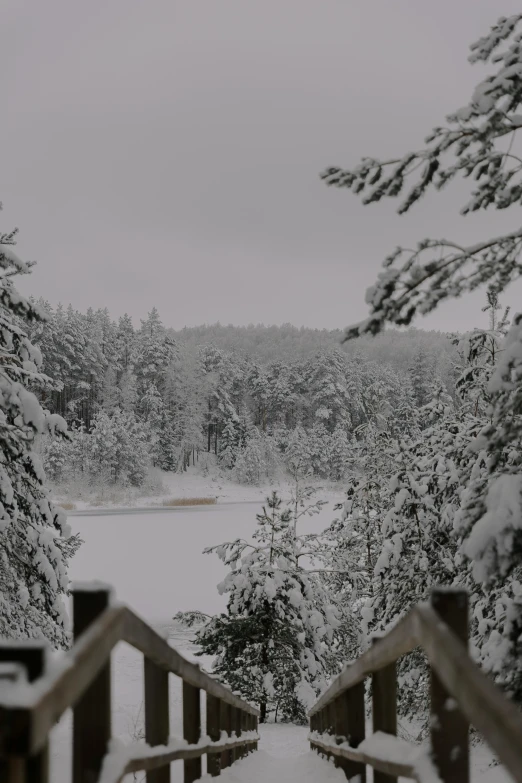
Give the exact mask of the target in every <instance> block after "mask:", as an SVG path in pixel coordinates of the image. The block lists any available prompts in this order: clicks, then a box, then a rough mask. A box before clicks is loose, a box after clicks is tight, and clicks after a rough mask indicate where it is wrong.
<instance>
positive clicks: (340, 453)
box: [328, 425, 352, 481]
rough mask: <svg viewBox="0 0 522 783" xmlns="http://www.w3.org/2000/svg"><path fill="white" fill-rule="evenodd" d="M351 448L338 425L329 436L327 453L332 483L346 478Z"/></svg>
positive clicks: (343, 430)
mask: <svg viewBox="0 0 522 783" xmlns="http://www.w3.org/2000/svg"><path fill="white" fill-rule="evenodd" d="M351 458H352V448H351V443H350V438H349V437H348V433H347V431H346V430H345V428H344V427H342V426H341V425H338V426H337V427H336V428H335V430H334V431H333V433H332V435H331V436H330V442H329V452H328V472H329V477H330V478H331V479H332V480H333V481H342V480H343V479H345V478H346V476H347V474H348V471H349V468H350V466H351Z"/></svg>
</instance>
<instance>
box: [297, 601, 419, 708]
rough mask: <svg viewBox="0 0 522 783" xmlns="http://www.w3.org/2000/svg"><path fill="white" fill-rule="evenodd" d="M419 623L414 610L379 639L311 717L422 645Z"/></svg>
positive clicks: (334, 685) (341, 677)
mask: <svg viewBox="0 0 522 783" xmlns="http://www.w3.org/2000/svg"><path fill="white" fill-rule="evenodd" d="M417 628H418V624H417V622H416V618H415V613H414V611H411V612H409V613H408V614H407V615H406V616H405V617H403V618H402V619H401V620H399V622H398V623H397V625H395V626H394V627H393V628H392V629H391V631H389V632H388V633H387V634H386V636H384V637H383V638H382V639H379V640H378V642H377V643H376V644H374V645H373V646H372V647H370V648H369V649H368V650H367V651H366V652H365V653H363V654H362V655H361V656H359V658H357V660H356V661H354V662H353V663H351V664H350V665H349V666H347V667H346V668H345V670H344V671H343V672H341V674H340V675H339V676H338V677H337V678H336V679H335V680H334V681H333V683H332V684H331V685H330V687H329V688H328V690H326V691H325V692H324V693H323V695H322V696H321V697H320V698H319V699H318V701H317V702H316V703H315V704H314V706H313V707H312V709H311V710H310V712H309V713H308V715H313V714H314V713H315V712H317V711H318V710H320V709H322V708H323V707H325V706H326V705H327V704H329V703H330V702H331V701H333V699H336V698H337V696H339V695H340V694H341V693H343V691H345V690H346V689H347V688H351V687H352V686H353V685H357V683H358V682H362V681H363V680H364V679H365V678H366V677H368V675H370V674H372V673H373V672H374V671H378V670H379V669H384V668H385V667H386V666H389V665H390V664H392V663H395V661H396V660H397V658H400V657H401V655H406V653H409V652H411V651H412V650H413V649H415V647H417V645H418V644H419V640H418V638H417V636H416V631H417Z"/></svg>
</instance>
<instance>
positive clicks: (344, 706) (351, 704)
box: [335, 682, 366, 783]
mask: <svg viewBox="0 0 522 783" xmlns="http://www.w3.org/2000/svg"><path fill="white" fill-rule="evenodd" d="M335 705H336V721H335V734H336V737H337V743H338V744H339V743H340V742H343V741H346V742H348V744H349V745H351V746H352V747H355V748H356V747H357V746H358V745H359V743H361V742H363V740H364V737H365V729H364V723H365V710H364V682H359V683H357V685H354V686H353V688H350V689H349V690H347V691H346V692H345V693H343V694H341V696H339V697H338V698H337V699H336V701H335ZM337 758H338V759H339V763H338V766H339V767H341V769H342V770H343V772H344V774H345V775H346V777H347V779H348V780H350V778H357V780H358V781H359V783H366V765H364V764H358V763H357V762H355V761H353V760H352V759H347V758H344V757H343V756H338V757H337ZM357 776H358V777H357Z"/></svg>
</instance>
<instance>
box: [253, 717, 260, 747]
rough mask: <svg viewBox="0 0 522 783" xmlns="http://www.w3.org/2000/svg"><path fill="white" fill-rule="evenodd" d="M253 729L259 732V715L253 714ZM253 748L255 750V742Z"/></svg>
mask: <svg viewBox="0 0 522 783" xmlns="http://www.w3.org/2000/svg"><path fill="white" fill-rule="evenodd" d="M253 718H254V731H255V733H256V734H259V715H254V716H253ZM254 750H257V742H256V743H255V744H254Z"/></svg>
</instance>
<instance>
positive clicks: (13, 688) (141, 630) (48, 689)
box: [0, 585, 259, 783]
mask: <svg viewBox="0 0 522 783" xmlns="http://www.w3.org/2000/svg"><path fill="white" fill-rule="evenodd" d="M91 596H92V598H91ZM74 597H75V601H76V599H77V598H78V606H80V607H81V611H82V612H83V613H84V616H83V617H82V616H81V615H80V614H78V618H77V617H76V611H75V633H76V631H77V630H78V634H77V638H76V639H75V643H74V645H73V647H72V648H71V649H70V650H69V651H68V652H67V653H65V654H64V656H63V657H62V658H61V660H60V664H59V666H58V667H57V668H56V670H55V671H54V672H53V673H51V674H49V675H47V676H46V675H45V674H44V676H40V677H38V678H37V679H35V680H34V682H30V683H27V682H23V681H22V682H21V681H17V682H15V681H13V683H12V685H9V686H8V687H6V686H4V687H3V688H2V690H1V692H0V775H3V769H4V768H5V769H8V772H7V775H8V777H7V781H9V782H10V781H11V777H9V774H10V773H9V770H10V769H11V768H12V769H13V770H15V771H14V772H13V775H12V780H13V781H15V780H16V781H18V780H25V779H24V778H23V777H17V776H18V775H19V774H20V773H19V764H20V763H22V765H23V764H24V763H25V762H24V759H26V760H27V764H29V759H31V758H34V757H35V756H36V755H37V754H39V753H40V755H41V754H42V753H44V749H45V748H46V745H47V742H48V737H49V732H50V731H51V729H52V728H53V727H54V726H55V724H56V723H57V722H58V721H59V719H60V718H61V716H62V715H63V713H64V712H65V711H66V710H67V709H69V708H71V707H72V708H74V710H75V720H76V716H77V715H78V720H80V719H81V721H82V723H81V726H82V730H81V731H80V732H79V734H78V741H79V742H80V744H85V743H84V742H83V739H84V738H83V736H82V734H83V729H84V728H85V730H86V734H87V735H89V732H90V727H91V726H92V729H93V735H92V736H93V737H94V739H93V742H94V746H96V747H95V751H94V755H96V756H98V758H97V759H96V760H95V762H94V764H93V766H92V768H91V769H89V770H87V771H86V772H85V774H84V773H83V772H82V769H83V761H80V762H79V763H75V769H74V783H80V782H81V783H83V781H84V780H85V781H87V780H89V781H90V780H92V779H93V777H92V775H93V770H98V771H99V769H100V767H101V764H102V762H103V758H104V755H106V752H107V742H108V738H110V692H109V691H110V669H109V668H108V667H109V666H110V659H111V653H112V651H113V649H114V647H115V646H116V645H117V644H118V643H119V642H126V643H127V644H129V645H131V646H132V647H134V648H135V649H137V650H139V651H140V652H141V653H143V655H144V658H145V661H146V666H145V671H146V672H148V676H149V682H148V684H147V681H146V683H145V684H146V693H145V698H146V702H147V700H148V699H151V698H153V699H156V700H157V701H158V709H165V710H166V721H167V722H166V733H165V732H161V731H160V734H161V733H163V734H165V739H162V738H161V737H160V736H159V735H158V734H157V733H156V734H155V732H156V731H157V729H156V726H154V727H152V728H150V731H151V732H152V734H153V735H154V736H153V737H151V738H149V737H147V740H148V742H149V744H151V745H156V746H159V747H160V749H161V750H159V751H155V752H152V753H150V752H149V753H145V755H143V754H142V755H141V756H140V755H138V756H132V755H131V757H129V758H128V759H127V761H126V765H127V766H129V765H130V766H129V769H128V770H127V771H129V772H133V771H137V770H138V769H147V770H156V769H157V768H159V767H161V766H165V765H168V764H169V763H170V761H171V760H174V759H176V758H182V759H185V780H186V781H187V783H191V780H193V779H195V778H194V777H191V773H190V770H191V769H192V770H195V769H196V767H194V764H195V762H193V761H190V760H191V759H198V758H200V757H201V756H202V755H204V754H207V753H212V754H217V753H222V745H223V743H219V742H218V743H217V746H219V750H215V748H216V747H217V746H216V743H215V741H214V742H212V743H210V744H209V742H207V743H204V744H201V743H199V734H200V730H201V729H200V727H201V722H200V720H201V719H200V715H199V696H198V694H199V692H200V691H201V690H202V691H205V692H206V694H207V697H208V698H209V699H210V703H211V704H212V705H213V709H214V711H216V705H217V707H218V708H219V705H220V704H221V703H222V702H224V703H226V704H227V705H228V707H229V709H231V710H232V713H233V714H234V717H235V718H236V716H237V720H238V721H239V722H238V731H237V733H238V735H240V734H241V726H244V727H245V729H246V731H247V733H245V736H244V739H237V738H236V739H235V740H234V741H233V742H232V741H229V742H228V743H227V744H226V753H227V760H228V762H231V761H233V760H235V759H236V758H240V757H241V756H242V755H243V754H244V752H246V748H247V746H250V747H252V746H253V747H254V749H257V742H258V737H257V735H256V738H255V739H253V738H252V732H254V731H256V730H257V719H258V716H259V711H258V710H257V709H256V708H255V707H253V706H252V705H251V704H249V703H248V702H246V701H244V700H243V699H241V698H239V697H238V696H236V695H235V694H234V693H232V691H231V690H230V689H229V688H227V687H226V686H224V685H223V684H222V683H220V682H218V681H217V680H216V679H214V678H213V677H211V676H210V675H209V674H207V673H206V672H204V671H202V670H201V668H200V667H199V666H198V665H197V664H195V663H192V662H191V661H188V660H187V659H186V658H184V657H183V656H182V655H181V654H180V653H179V652H178V651H177V650H175V649H174V648H173V647H171V646H170V645H169V644H168V642H167V641H166V640H165V639H163V638H162V637H161V636H160V635H159V634H158V633H157V632H156V631H155V630H154V629H153V628H151V627H150V626H149V625H147V623H146V622H145V621H144V620H142V619H141V618H140V617H138V615H136V614H135V613H134V612H133V611H132V610H131V609H129V608H128V607H126V606H123V605H120V606H116V605H112V606H111V605H109V591H108V590H107V589H106V588H100V587H99V586H97V585H95V587H94V588H90V589H89V588H87V587H85V586H84V587H83V588H81V589H78V590H77V591H75V592H74ZM75 607H76V604H75ZM77 621H78V622H77ZM10 649H11V648H10V646H9V645H7V647H4V648H2V646H1V645H0V651H3V653H4V655H3V657H2V658H1V660H8V661H11V660H12V663H13V664H16V663H20V662H21V663H25V660H24V653H23V651H24V649H25V648H23V647H22V648H20V650H18V651H14V652H13V654H12V655H13V658H12V659H11V658H10V656H11V652H10ZM13 649H14V648H13ZM36 652H37V653H38V654H39V655H40V656H41V657H42V660H43V651H42V649H41V646H40V648H39V649H38V650H37V651H36ZM15 655H18V657H15ZM25 657H27V656H25ZM156 671H157V672H159V673H160V674H161V673H162V672H165V673H172V674H174V675H176V676H178V677H180V678H181V680H182V681H183V683H184V685H183V689H184V705H183V710H184V723H185V724H186V722H187V721H188V724H187V726H188V727H189V728H187V729H186V731H189V734H193V735H194V736H195V737H196V739H195V745H194V746H193V747H191V743H192V742H193V741H192V740H191V741H189V742H188V744H187V745H186V746H185V747H184V748H182V749H180V748H177V749H176V750H172V748H170V749H169V748H168V746H167V745H162V744H161V743H162V742H166V741H167V740H168V680H167V679H166V675H163V674H161V676H160V677H159V678H158V677H156V676H155V672H156ZM104 673H105V674H104ZM105 675H107V676H108V678H109V679H106V678H105V679H103V678H102V680H100V677H102V676H105ZM107 687H109V691H108V690H107ZM147 687H150V688H151V690H150V692H149V693H147ZM100 688H101V691H100ZM185 692H186V693H187V694H190V695H191V696H192V694H193V695H194V698H196V701H195V702H193V699H192V702H193V703H194V704H195V707H196V708H197V711H196V712H194V710H193V709H192V708H191V707H190V706H189V703H188V702H187V704H185ZM98 694H100V695H103V697H104V699H105V700H106V707H107V709H108V711H109V714H108V716H107V715H105V714H104V709H103V708H102V705H101V704H100V710H101V711H100V713H99V714H98V703H97V700H96V699H97V696H98ZM105 697H106V698H105ZM93 698H94V701H93ZM165 700H166V701H165ZM212 700H214V701H213V702H212ZM189 701H190V699H189ZM154 704H155V702H154V701H153V702H152V703H150V704H149V707H150V708H151V710H152V712H151V714H152V715H154V709H155V707H154ZM160 705H161V706H160ZM187 710H188V712H187ZM149 712H150V710H149ZM215 714H216V715H217V718H216V719H214V721H213V726H212V734H213V735H214V738H215V737H216V736H217V737H219V732H220V725H219V709H217V712H216V713H215ZM78 725H80V723H79V724H78ZM221 728H223V726H221ZM224 728H225V730H228V733H229V735H231V733H232V729H234V730H236V725H234V726H230V727H226V726H225V727H224ZM100 731H101V732H102V733H101V734H100ZM184 736H185V737H187V736H189V735H187V734H186V733H185V730H184ZM87 739H89V737H87ZM153 740H154V741H153ZM94 746H93V747H94ZM100 747H102V750H101V751H100ZM84 752H87V754H88V755H89V749H88V747H87V746H86V748H85V749H84ZM2 759H3V760H4V761H2ZM13 759H14V760H15V761H16V764H14V762H13V764H14V766H13V765H11V766H9V765H10V764H11V761H12V760H13ZM10 760H11V761H10ZM76 761H77V759H76ZM4 762H5V763H4ZM31 763H32V762H31ZM2 764H4V766H2ZM6 764H7V767H6V766H5V765H6ZM46 764H47V757H46V756H45V758H44V759H43V761H42V770H43V769H44V767H45V765H46ZM140 764H142V765H143V766H139V765H140ZM191 764H192V766H190V765H191ZM198 764H199V762H198ZM33 766H34V764H33ZM27 769H29V767H27ZM31 769H32V767H31ZM187 770H189V772H188V773H187ZM219 771H220V767H219V764H217V765H216V764H214V766H213V772H212V774H219ZM27 774H29V773H27ZM95 774H96V773H95ZM121 774H122V776H123V775H124V774H126V772H125V771H123V772H122V773H121ZM158 774H159V773H158V772H151V773H150V775H151V777H150V781H156V780H157V781H158V782H159V781H160V780H168V779H169V778H168V769H167V771H166V774H165V775H164V774H163V772H162V773H161V775H160V777H157V775H158ZM187 774H188V777H187ZM42 775H44V772H42ZM148 775H149V773H148ZM42 779H43V778H42ZM45 779H46V778H45ZM119 779H120V778H119V777H117V778H115V780H119ZM2 780H3V777H2ZM147 780H148V781H149V776H148V777H147ZM31 783H32V781H31Z"/></svg>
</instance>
